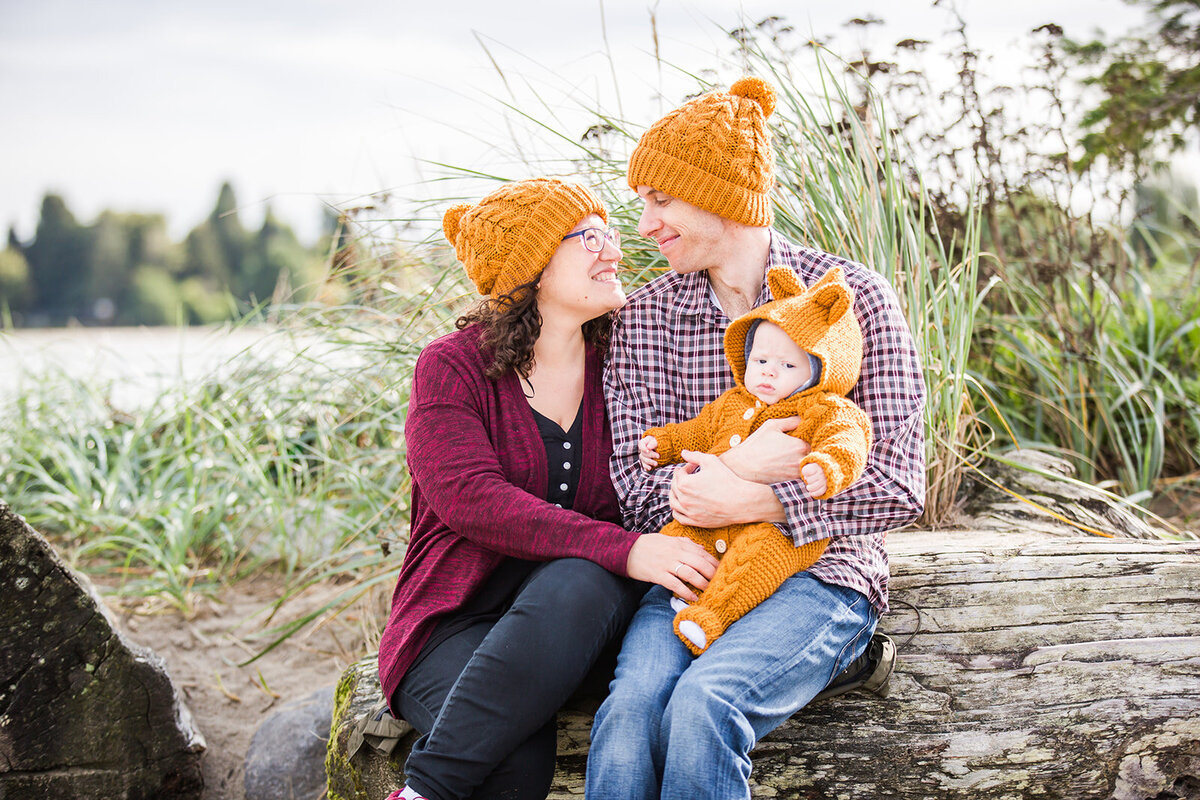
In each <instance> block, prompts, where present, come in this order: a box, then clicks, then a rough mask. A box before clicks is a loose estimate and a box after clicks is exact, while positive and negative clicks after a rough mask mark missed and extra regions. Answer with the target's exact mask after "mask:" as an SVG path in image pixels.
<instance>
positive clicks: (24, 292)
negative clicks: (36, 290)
mask: <svg viewBox="0 0 1200 800" xmlns="http://www.w3.org/2000/svg"><path fill="white" fill-rule="evenodd" d="M32 301H33V281H32V280H30V277H29V263H28V262H27V261H26V260H25V256H23V255H21V251H20V250H16V249H14V248H12V247H7V248H5V249H4V250H0V311H3V312H8V313H11V312H14V311H15V312H21V311H24V310H25V309H26V308H27V307H28V306H29V305H30V303H31V302H32Z"/></svg>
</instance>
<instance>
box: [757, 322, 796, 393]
mask: <svg viewBox="0 0 1200 800" xmlns="http://www.w3.org/2000/svg"><path fill="white" fill-rule="evenodd" d="M811 377H812V366H811V365H810V364H809V361H808V353H806V352H805V351H804V350H803V349H802V348H801V347H800V346H799V345H797V344H796V343H795V342H793V341H792V340H791V339H789V338H788V335H787V334H786V333H784V332H783V328H780V327H779V326H778V325H775V324H773V323H770V322H762V323H759V325H758V327H757V328H755V329H754V344H753V345H751V347H750V355H749V356H748V357H747V358H746V389H747V390H748V391H749V392H750V394H752V395H754V396H755V397H757V398H758V399H759V400H761V401H763V402H764V403H766V404H767V405H772V404H774V403H778V402H779V401H780V400H782V399H783V398H785V397H787V396H788V395H790V394H791V393H792V392H794V391H796V390H797V389H799V388H800V387H801V386H803V385H804V384H806V383H808V381H809V379H810V378H811Z"/></svg>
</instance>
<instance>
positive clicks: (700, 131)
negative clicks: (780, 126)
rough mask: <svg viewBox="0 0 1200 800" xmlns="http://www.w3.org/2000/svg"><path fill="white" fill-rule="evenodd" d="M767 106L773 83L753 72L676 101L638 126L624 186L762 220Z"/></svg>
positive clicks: (769, 215)
mask: <svg viewBox="0 0 1200 800" xmlns="http://www.w3.org/2000/svg"><path fill="white" fill-rule="evenodd" d="M774 110H775V90H774V89H773V88H772V87H771V85H770V84H769V83H767V82H765V81H763V80H760V79H759V78H742V79H741V80H740V81H737V82H736V83H734V84H733V86H731V87H729V91H728V92H721V91H716V92H709V93H708V94H705V95H702V96H700V97H697V98H695V99H694V100H690V101H688V102H687V103H684V104H683V105H682V106H680V107H679V108H677V109H675V110H674V111H672V112H671V113H670V114H667V115H666V116H665V117H663V118H662V119H660V120H659V121H658V122H656V123H654V124H653V125H652V126H650V128H649V130H647V131H646V132H645V133H644V134H642V138H641V141H639V142H638V146H637V147H636V148H634V151H633V155H632V156H630V157H629V172H628V177H629V186H630V188H632V189H637V187H639V186H649V187H650V188H652V189H658V190H659V191H660V192H666V193H667V194H669V195H671V196H672V197H678V198H679V199H681V200H685V201H687V202H689V203H691V204H692V205H694V206H697V207H698V208H702V209H704V210H705V211H711V212H712V213H714V214H716V215H718V216H721V217H725V218H726V219H731V220H735V221H737V222H741V223H743V224H745V225H754V226H760V227H765V226H769V225H770V224H771V222H772V220H773V219H774V215H773V212H772V210H771V189H772V187H773V186H774V183H775V175H774V172H775V155H774V152H773V151H772V150H771V131H770V129H769V128H768V127H767V117H769V116H771V113H772V112H774Z"/></svg>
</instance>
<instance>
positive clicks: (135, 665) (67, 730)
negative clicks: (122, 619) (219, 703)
mask: <svg viewBox="0 0 1200 800" xmlns="http://www.w3.org/2000/svg"><path fill="white" fill-rule="evenodd" d="M0 597H3V598H4V601H3V602H2V603H0V641H2V644H3V646H2V647H0V797H3V798H14V799H15V798H21V800H36V799H37V798H54V799H55V800H58V799H59V798H74V797H79V798H125V800H152V799H153V800H176V799H177V798H178V800H184V799H185V798H187V799H194V798H199V797H200V795H201V792H202V790H203V788H204V782H203V778H202V777H201V772H200V757H201V754H202V753H203V751H204V738H203V736H202V735H201V734H200V732H199V731H198V730H197V729H196V727H195V724H194V723H193V721H192V716H191V713H190V712H189V711H188V709H187V706H185V705H184V703H183V701H182V699H181V698H180V696H179V694H178V692H177V691H176V689H175V686H174V685H173V684H172V682H171V679H170V677H169V676H168V675H167V672H166V668H165V665H164V663H163V661H162V659H161V658H159V657H158V656H157V655H155V654H154V653H153V652H151V651H149V650H146V649H145V648H142V647H138V646H137V645H135V644H133V643H131V642H129V641H127V640H126V639H125V638H124V637H123V636H122V635H121V634H120V633H119V632H117V631H116V630H115V628H114V627H113V626H112V624H111V622H110V620H109V619H108V618H107V616H106V615H105V608H104V603H103V601H102V600H101V599H100V597H99V595H98V594H97V593H96V591H95V589H94V588H93V587H92V586H91V583H90V582H89V581H87V579H86V578H84V577H82V576H80V575H77V574H75V573H74V572H73V571H72V570H71V569H69V568H68V567H67V566H66V564H64V563H63V561H62V560H61V559H60V558H59V557H58V555H57V554H56V553H55V552H54V550H53V548H51V546H50V544H49V543H48V542H47V541H46V540H45V539H44V538H42V536H41V535H40V534H38V533H37V532H36V531H34V530H33V529H32V528H30V527H29V526H28V525H27V524H25V521H24V520H23V519H22V518H21V517H19V516H17V515H16V514H15V513H13V511H12V510H11V509H10V508H9V507H8V506H7V505H6V504H4V503H2V502H0Z"/></svg>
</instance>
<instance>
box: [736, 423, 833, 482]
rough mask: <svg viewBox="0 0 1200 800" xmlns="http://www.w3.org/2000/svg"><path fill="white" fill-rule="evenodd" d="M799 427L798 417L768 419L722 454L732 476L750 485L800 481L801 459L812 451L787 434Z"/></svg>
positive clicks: (806, 443)
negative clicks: (742, 440)
mask: <svg viewBox="0 0 1200 800" xmlns="http://www.w3.org/2000/svg"><path fill="white" fill-rule="evenodd" d="M799 424H800V418H799V417H784V418H783V419H769V420H767V421H766V422H764V423H763V424H762V425H761V426H759V428H758V430H756V431H754V433H752V434H750V435H749V436H747V437H746V441H744V442H742V443H741V444H739V445H738V446H737V447H734V448H732V449H730V450H727V451H725V452H724V453H723V454H722V455H721V461H722V462H723V463H724V464H725V466H727V467H728V468H729V469H730V470H731V471H732V472H733V473H734V474H735V475H737V476H738V477H739V478H742V479H743V480H747V481H751V482H753V483H765V484H771V483H781V482H782V481H794V480H798V479H799V478H800V459H802V458H804V457H805V456H806V455H808V454H809V452H811V450H812V448H811V447H809V446H808V442H804V441H801V440H800V439H797V438H796V437H794V436H788V434H787V432H788V431H791V430H795V428H796V426H797V425H799Z"/></svg>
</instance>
